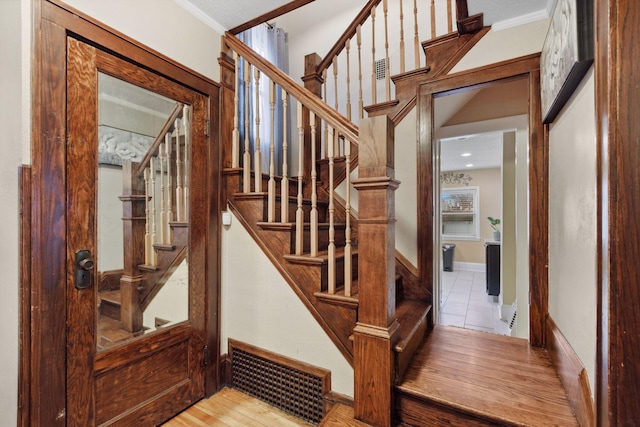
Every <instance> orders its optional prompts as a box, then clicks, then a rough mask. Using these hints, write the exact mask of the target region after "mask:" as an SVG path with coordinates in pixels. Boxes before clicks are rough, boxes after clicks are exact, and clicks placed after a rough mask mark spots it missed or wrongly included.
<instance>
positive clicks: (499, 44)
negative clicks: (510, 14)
mask: <svg viewBox="0 0 640 427" xmlns="http://www.w3.org/2000/svg"><path fill="white" fill-rule="evenodd" d="M549 22H550V21H549V20H547V19H544V20H541V21H536V22H532V23H530V24H525V25H521V26H518V27H512V28H508V29H504V30H502V31H493V30H490V31H489V32H488V33H487V34H486V35H485V36H484V37H483V38H482V39H481V40H480V41H479V42H478V44H476V45H475V46H474V47H473V48H472V49H471V51H470V52H469V53H468V54H467V55H466V56H465V57H464V58H462V60H461V61H460V62H458V64H457V65H456V66H455V67H453V69H452V70H451V73H457V72H458V71H464V70H470V69H472V68H476V67H480V66H483V65H486V64H492V63H495V62H500V61H504V60H507V59H511V58H517V57H519V56H524V55H529V54H531V53H536V52H540V51H541V50H542V44H543V43H544V38H545V36H546V35H547V29H548V28H549Z"/></svg>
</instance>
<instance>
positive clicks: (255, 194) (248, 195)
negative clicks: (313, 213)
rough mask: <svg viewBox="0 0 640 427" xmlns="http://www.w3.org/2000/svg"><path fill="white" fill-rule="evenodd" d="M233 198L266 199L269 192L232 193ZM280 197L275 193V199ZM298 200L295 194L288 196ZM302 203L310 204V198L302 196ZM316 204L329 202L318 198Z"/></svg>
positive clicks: (292, 199)
mask: <svg viewBox="0 0 640 427" xmlns="http://www.w3.org/2000/svg"><path fill="white" fill-rule="evenodd" d="M232 196H233V198H234V199H240V200H242V199H244V200H257V199H266V198H267V197H269V193H268V192H266V191H252V192H250V193H233V194H232ZM281 199H282V197H281V196H280V194H276V200H281ZM297 201H298V197H297V196H291V195H290V196H289V202H297ZM302 203H303V204H306V205H310V204H311V199H309V198H306V197H304V198H303V199H302ZM316 204H317V205H318V206H323V207H325V206H328V205H329V202H326V201H324V200H318V201H317V202H316Z"/></svg>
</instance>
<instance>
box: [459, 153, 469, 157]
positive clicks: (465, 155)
mask: <svg viewBox="0 0 640 427" xmlns="http://www.w3.org/2000/svg"><path fill="white" fill-rule="evenodd" d="M460 155H461V156H462V157H469V156H470V155H471V153H462V154H460Z"/></svg>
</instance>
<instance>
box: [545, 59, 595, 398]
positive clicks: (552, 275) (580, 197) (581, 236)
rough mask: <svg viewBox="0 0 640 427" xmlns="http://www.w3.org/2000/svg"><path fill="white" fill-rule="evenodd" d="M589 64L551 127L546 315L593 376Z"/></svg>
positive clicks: (592, 136) (591, 84)
mask: <svg viewBox="0 0 640 427" xmlns="http://www.w3.org/2000/svg"><path fill="white" fill-rule="evenodd" d="M594 97H595V89H594V77H593V67H592V68H591V70H590V71H589V72H588V74H587V75H586V76H585V78H584V79H583V81H582V83H581V84H580V86H579V87H578V88H577V89H576V91H575V92H574V94H573V96H572V98H571V99H570V100H569V102H568V103H567V105H565V107H564V109H563V111H562V112H561V113H560V115H558V117H557V118H556V119H555V121H554V122H553V123H552V124H551V126H550V131H549V314H550V315H551V317H552V318H553V319H554V320H555V322H556V324H557V325H558V328H559V329H560V331H562V334H563V335H564V336H565V338H566V339H567V340H568V341H569V343H570V344H571V346H572V347H573V349H574V350H575V352H576V354H577V355H578V357H579V358H580V360H581V361H582V363H583V364H584V366H585V368H586V369H587V373H588V374H589V380H590V382H591V391H592V392H594V391H595V387H594V382H595V378H596V326H597V275H596V255H597V241H596V232H597V222H596V212H597V199H596V188H597V185H598V183H597V180H596V172H597V171H596V153H597V147H596V133H595V132H596V129H595V100H594Z"/></svg>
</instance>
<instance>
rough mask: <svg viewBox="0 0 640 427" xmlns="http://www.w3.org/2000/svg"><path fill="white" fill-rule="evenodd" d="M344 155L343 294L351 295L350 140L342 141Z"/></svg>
mask: <svg viewBox="0 0 640 427" xmlns="http://www.w3.org/2000/svg"><path fill="white" fill-rule="evenodd" d="M344 157H345V169H346V177H345V184H346V188H347V191H346V192H345V198H344V210H345V229H344V239H345V245H344V296H346V297H350V296H351V277H352V269H353V266H352V251H351V249H352V248H351V141H347V140H346V139H345V141H344Z"/></svg>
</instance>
